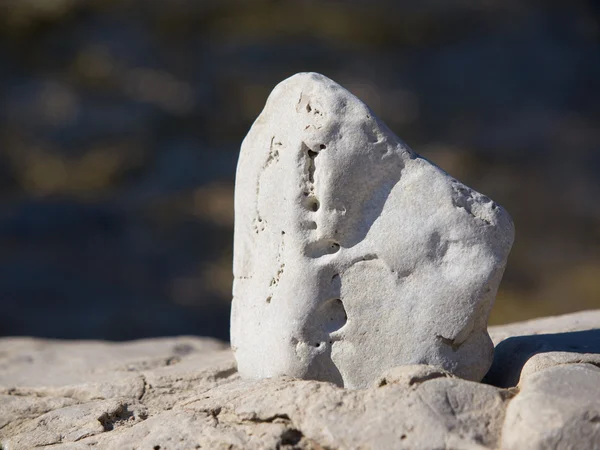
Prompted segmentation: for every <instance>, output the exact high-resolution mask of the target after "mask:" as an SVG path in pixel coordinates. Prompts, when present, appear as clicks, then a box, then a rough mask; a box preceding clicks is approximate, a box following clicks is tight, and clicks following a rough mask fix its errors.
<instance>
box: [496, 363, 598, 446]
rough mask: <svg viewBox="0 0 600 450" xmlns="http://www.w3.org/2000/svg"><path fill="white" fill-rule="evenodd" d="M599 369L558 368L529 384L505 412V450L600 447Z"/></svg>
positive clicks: (537, 375) (535, 376)
mask: <svg viewBox="0 0 600 450" xmlns="http://www.w3.org/2000/svg"><path fill="white" fill-rule="evenodd" d="M599 386H600V369H598V367H595V366H592V365H590V364H572V365H566V366H556V367H551V368H549V369H546V370H543V371H541V372H537V373H535V374H533V375H531V376H530V377H527V378H525V380H524V381H523V383H522V385H521V392H520V393H519V395H517V396H516V398H515V399H513V400H512V401H511V402H510V404H509V405H508V408H507V410H506V420H505V422H504V427H503V432H502V445H501V448H502V449H506V450H513V449H514V450H521V449H531V450H538V449H539V450H542V449H556V450H562V449H565V450H566V449H578V450H587V449H589V450H593V449H597V448H598V446H599V445H600V389H598V387H599Z"/></svg>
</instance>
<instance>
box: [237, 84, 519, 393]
mask: <svg viewBox="0 0 600 450" xmlns="http://www.w3.org/2000/svg"><path fill="white" fill-rule="evenodd" d="M235 195H236V197H235V215H236V223H235V249H234V253H235V255H234V275H235V280H234V287H233V294H234V300H233V308H232V324H231V340H232V346H233V349H234V352H235V355H236V359H237V362H238V368H239V371H240V373H241V375H243V376H246V377H249V378H265V377H273V376H279V375H289V376H293V377H298V378H308V379H316V380H327V381H332V382H334V383H336V384H337V385H340V386H345V387H351V388H357V387H366V386H369V385H371V384H372V383H373V382H374V381H375V380H376V379H378V377H380V376H381V375H382V373H383V372H384V371H385V370H387V369H390V368H393V367H395V366H398V365H403V364H430V365H433V366H438V367H442V368H444V369H446V370H448V371H450V372H452V373H454V374H456V375H458V376H460V377H464V378H467V379H470V380H477V381H478V380H480V379H481V378H482V377H483V376H484V375H485V373H486V371H487V369H488V368H489V365H490V363H491V358H492V343H491V341H490V338H489V336H488V334H487V331H486V326H487V318H488V315H489V311H490V308H491V305H492V302H493V300H494V297H495V294H496V290H497V287H498V284H499V282H500V279H501V277H502V273H503V270H504V266H505V263H506V258H507V255H508V252H509V250H510V247H511V244H512V240H513V225H512V222H511V220H510V217H509V216H508V214H507V213H506V212H505V211H504V210H503V209H502V208H501V207H499V206H498V205H497V204H496V203H494V202H492V201H491V200H490V199H489V198H487V197H485V196H483V195H481V194H479V193H477V192H475V191H473V190H471V189H470V188H468V187H466V186H464V185H463V184H461V183H459V182H458V181H457V180H455V179H453V178H452V177H450V176H449V175H448V174H446V173H445V172H443V171H442V170H440V169H439V168H437V167H436V166H435V165H433V164H431V163H430V162H428V161H426V160H425V159H423V158H420V157H418V155H416V154H415V153H414V152H413V151H411V150H410V149H409V148H408V147H407V146H406V145H405V144H404V143H402V142H401V141H400V140H399V139H398V138H397V137H396V136H395V135H394V134H393V133H391V132H390V131H389V130H388V129H387V128H386V127H385V125H383V124H382V123H381V122H379V121H378V119H377V118H376V117H375V116H374V115H373V113H372V112H371V111H370V110H369V109H368V107H367V106H365V105H364V104H363V103H362V102H361V101H360V100H358V99H357V98H356V97H354V96H353V95H352V94H350V93H349V92H348V91H346V90H345V89H343V88H342V87H341V86H339V85H337V84H336V83H334V82H333V81H331V80H329V79H328V78H326V77H324V76H322V75H318V74H298V75H295V76H293V77H291V78H290V79H288V80H285V81H284V82H282V83H280V84H279V85H278V86H277V87H276V88H275V89H274V90H273V92H272V94H271V95H270V97H269V99H268V100H267V104H266V106H265V109H264V110H263V112H262V113H261V114H260V116H259V117H258V118H257V120H256V122H255V123H254V125H253V126H252V129H251V130H250V132H249V133H248V136H247V137H246V139H245V140H244V143H243V145H242V150H241V154H240V160H239V164H238V171H237V178H236V194H235Z"/></svg>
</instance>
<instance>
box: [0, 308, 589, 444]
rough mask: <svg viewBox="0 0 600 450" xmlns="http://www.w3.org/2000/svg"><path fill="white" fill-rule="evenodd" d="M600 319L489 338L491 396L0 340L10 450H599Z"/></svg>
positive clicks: (400, 381) (180, 351)
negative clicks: (339, 383)
mask: <svg viewBox="0 0 600 450" xmlns="http://www.w3.org/2000/svg"><path fill="white" fill-rule="evenodd" d="M598 328H600V310H598V311H587V312H581V313H576V314H570V315H566V316H560V317H552V318H545V319H539V320H535V321H530V322H522V323H518V324H511V325H506V326H501V327H492V328H491V329H490V334H491V336H492V339H493V340H494V343H495V344H496V355H495V360H494V365H493V366H492V369H491V370H490V372H489V373H488V375H487V376H486V379H484V381H483V383H475V382H471V381H465V380H462V379H459V378H456V377H454V376H452V375H450V374H449V373H447V372H444V371H442V370H440V369H436V368H433V367H430V366H405V367H398V368H396V369H393V370H391V371H389V372H388V373H386V374H385V375H384V376H382V377H381V378H380V379H379V380H378V381H377V382H376V383H375V384H374V385H373V386H372V387H370V388H368V389H363V390H347V389H341V388H338V387H336V386H334V385H333V384H329V383H323V382H316V381H301V380H293V379H283V378H282V379H272V380H262V381H248V380H241V379H240V378H239V376H238V374H237V372H236V368H235V363H234V359H233V356H232V354H231V351H230V350H229V348H228V346H227V344H224V343H221V342H218V341H215V340H212V339H205V338H194V337H179V338H164V339H151V340H142V341H135V342H127V343H108V342H89V341H86V342H82V341H72V342H65V341H50V340H39V339H30V338H4V339H0V448H1V449H3V450H19V449H31V448H38V447H51V448H52V449H53V450H59V449H87V448H89V447H94V448H99V449H104V448H110V449H112V448H115V449H150V450H174V449H358V448H360V449H367V448H369V449H371V448H372V449H388V448H389V449H398V448H407V449H450V448H451V449H485V448H501V449H546V448H553V449H558V448H560V449H567V448H577V449H593V448H597V447H598V445H599V443H600V389H599V388H598V387H599V386H600V329H598Z"/></svg>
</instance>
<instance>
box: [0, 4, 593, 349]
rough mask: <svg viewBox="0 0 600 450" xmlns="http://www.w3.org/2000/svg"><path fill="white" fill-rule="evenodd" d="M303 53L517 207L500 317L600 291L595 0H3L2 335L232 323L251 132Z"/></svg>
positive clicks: (516, 316) (419, 142)
mask: <svg viewBox="0 0 600 450" xmlns="http://www.w3.org/2000/svg"><path fill="white" fill-rule="evenodd" d="M301 71H317V72H321V73H324V74H325V75H327V76H329V77H331V78H333V79H334V80H336V81H337V82H339V83H340V84H342V85H344V86H345V87H347V88H348V89H349V90H350V91H351V92H353V93H354V94H356V95H357V96H359V97H360V98H361V99H363V100H364V101H365V102H366V103H367V104H369V105H370V106H371V108H372V109H373V110H374V111H375V113H376V114H378V115H379V116H380V117H381V118H382V119H383V120H384V121H385V122H386V123H387V124H388V125H389V127H390V128H391V129H392V130H393V131H395V132H396V133H397V134H398V135H399V136H401V137H402V139H404V140H405V141H406V142H407V143H408V144H409V145H410V146H411V147H412V148H413V149H414V150H416V151H417V152H418V153H420V154H422V155H423V156H425V157H427V158H429V159H430V160H432V161H433V162H435V163H436V164H438V165H439V166H441V167H442V168H443V169H445V170H446V171H447V172H449V173H450V174H452V175H453V176H455V177H456V178H458V179H460V180H461V181H463V182H465V183H466V184H468V185H469V186H471V187H473V188H475V189H476V190H478V191H481V192H483V193H485V194H486V195H489V196H490V197H491V198H493V199H494V200H496V201H497V202H498V203H500V204H502V205H503V206H504V207H505V208H506V209H507V210H508V211H509V212H510V213H511V215H512V216H513V219H514V221H515V223H516V230H517V233H516V242H515V245H514V247H513V250H512V254H511V257H510V260H509V264H508V268H507V270H506V274H505V277H504V281H503V283H502V286H501V289H500V292H499V294H498V298H497V301H496V305H495V307H494V310H493V314H492V318H491V321H492V323H494V324H499V323H505V322H510V321H516V320H523V319H528V318H532V317H535V316H542V315H550V314H560V313H566V312H570V311H577V310H582V309H589V308H600V1H599V0H570V1H562V2H560V1H550V0H538V1H523V0H483V1H476V0H460V1H447V0H419V1H417V0H406V1H396V0H346V1H328V0H320V1H267V0H264V1H263V0H169V1H159V0H114V1H108V0H106V1H101V0H0V334H2V335H34V336H44V337H59V338H102V339H115V340H120V339H131V338H139V337H146V336H158V335H175V334H197V335H210V336H216V337H218V338H222V339H227V338H228V323H229V308H230V300H231V297H230V291H231V282H232V275H231V259H232V231H233V183H234V174H235V167H236V162H237V157H238V152H239V145H240V142H241V140H242V139H243V137H244V135H245V134H246V132H247V131H248V129H249V127H250V125H251V124H252V121H253V120H254V118H255V117H256V116H257V115H258V114H259V112H260V111H261V109H262V106H263V104H264V102H265V100H266V97H267V95H268V94H269V92H270V90H271V89H272V88H273V86H274V85H275V84H277V83H278V82H279V81H281V80H283V79H284V78H286V77H288V76H290V75H292V74H294V73H296V72H301Z"/></svg>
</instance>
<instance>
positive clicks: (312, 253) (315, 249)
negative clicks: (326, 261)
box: [304, 239, 340, 258]
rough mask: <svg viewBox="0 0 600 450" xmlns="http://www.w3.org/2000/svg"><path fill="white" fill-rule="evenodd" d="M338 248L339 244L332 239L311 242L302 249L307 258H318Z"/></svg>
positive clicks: (336, 250) (335, 251) (332, 252)
mask: <svg viewBox="0 0 600 450" xmlns="http://www.w3.org/2000/svg"><path fill="white" fill-rule="evenodd" d="M339 250H340V244H338V243H337V242H336V241H334V240H332V239H324V240H322V241H317V242H311V243H310V244H308V245H307V246H306V247H305V249H304V254H305V255H306V256H308V257H309V258H320V257H321V256H325V255H332V254H334V253H337V252H338V251H339Z"/></svg>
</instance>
